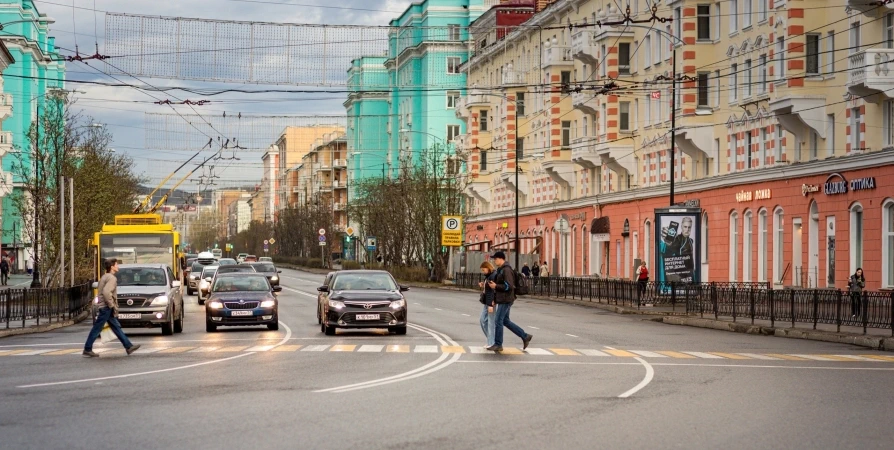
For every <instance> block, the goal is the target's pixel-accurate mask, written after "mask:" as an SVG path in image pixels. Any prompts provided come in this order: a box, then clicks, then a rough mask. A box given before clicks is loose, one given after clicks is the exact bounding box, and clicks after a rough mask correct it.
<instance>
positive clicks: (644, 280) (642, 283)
mask: <svg viewBox="0 0 894 450" xmlns="http://www.w3.org/2000/svg"><path fill="white" fill-rule="evenodd" d="M648 283H649V268H648V267H646V262H645V261H643V262H642V263H641V264H640V265H639V267H637V268H636V298H637V299H642V298H643V295H644V294H645V293H646V284H648Z"/></svg>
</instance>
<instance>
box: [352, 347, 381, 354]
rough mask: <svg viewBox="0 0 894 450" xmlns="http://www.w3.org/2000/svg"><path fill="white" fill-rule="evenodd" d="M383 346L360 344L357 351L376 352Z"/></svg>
mask: <svg viewBox="0 0 894 450" xmlns="http://www.w3.org/2000/svg"><path fill="white" fill-rule="evenodd" d="M384 348H385V346H384V345H361V346H360V348H359V349H358V350H357V351H358V352H363V353H378V352H381V351H382V349H384Z"/></svg>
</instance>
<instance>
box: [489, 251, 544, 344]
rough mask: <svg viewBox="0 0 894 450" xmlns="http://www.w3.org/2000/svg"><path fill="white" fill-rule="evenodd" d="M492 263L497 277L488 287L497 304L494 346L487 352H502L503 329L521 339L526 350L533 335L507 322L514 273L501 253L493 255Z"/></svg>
mask: <svg viewBox="0 0 894 450" xmlns="http://www.w3.org/2000/svg"><path fill="white" fill-rule="evenodd" d="M493 258H494V263H495V265H496V266H497V276H496V277H494V280H491V281H489V282H488V286H490V288H491V289H493V290H494V301H495V302H496V303H497V308H496V311H495V312H494V316H495V322H496V323H495V328H496V329H495V330H494V331H495V333H494V334H495V339H494V345H492V346H490V347H488V348H487V349H488V350H491V351H495V352H501V351H503V327H504V326H505V327H506V328H509V331H512V332H513V333H514V334H515V335H516V336H518V337H519V338H521V340H522V344H523V347H522V349H526V348H528V344H530V343H531V339H532V338H533V337H534V336H533V335H530V334H527V333H525V330H523V329H522V328H521V327H520V326H518V325H516V324H515V323H513V322H512V321H511V320H509V310H510V309H511V308H512V303H513V302H514V301H515V287H516V286H517V284H516V280H515V271H514V270H512V266H510V265H509V263H507V262H506V254H505V253H503V252H496V253H494V256H493Z"/></svg>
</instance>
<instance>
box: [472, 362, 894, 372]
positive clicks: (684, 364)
mask: <svg viewBox="0 0 894 450" xmlns="http://www.w3.org/2000/svg"><path fill="white" fill-rule="evenodd" d="M457 362H460V363H466V364H566V365H571V366H638V365H639V363H635V362H584V361H543V360H539V361H519V360H515V361H509V360H502V361H498V360H474V359H464V360H462V361H457ZM652 365H653V366H662V367H671V366H673V367H718V368H720V367H722V368H727V367H732V368H745V369H800V370H868V371H886V372H892V371H894V367H888V368H885V367H834V366H758V365H753V364H686V363H655V364H652Z"/></svg>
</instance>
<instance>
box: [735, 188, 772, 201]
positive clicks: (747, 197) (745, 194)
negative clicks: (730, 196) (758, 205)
mask: <svg viewBox="0 0 894 450" xmlns="http://www.w3.org/2000/svg"><path fill="white" fill-rule="evenodd" d="M771 197H772V193H771V192H770V190H769V189H757V190H755V191H741V192H739V193H737V194H736V201H737V202H739V203H742V202H750V201H752V200H769V199H770V198H771Z"/></svg>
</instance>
